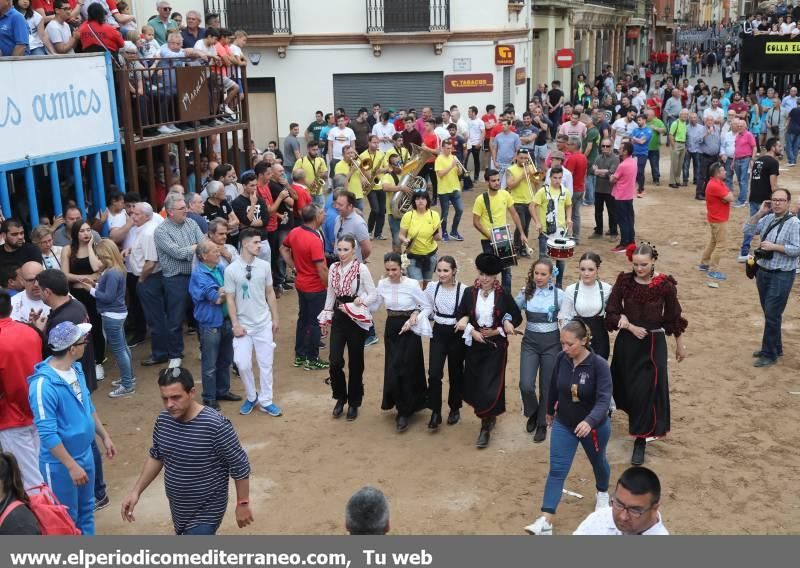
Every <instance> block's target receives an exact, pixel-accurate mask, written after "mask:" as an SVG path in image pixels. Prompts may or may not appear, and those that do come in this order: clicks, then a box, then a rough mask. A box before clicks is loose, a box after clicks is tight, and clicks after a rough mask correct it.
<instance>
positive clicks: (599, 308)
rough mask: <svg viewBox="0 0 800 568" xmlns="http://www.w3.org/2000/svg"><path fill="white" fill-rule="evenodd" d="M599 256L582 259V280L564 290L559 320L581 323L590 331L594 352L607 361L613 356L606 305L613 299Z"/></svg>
mask: <svg viewBox="0 0 800 568" xmlns="http://www.w3.org/2000/svg"><path fill="white" fill-rule="evenodd" d="M601 262H602V261H601V260H600V255H599V254H597V253H594V252H591V251H590V252H585V253H583V256H581V260H580V264H579V270H580V278H579V279H578V281H577V282H576V283H575V284H571V285H569V286H567V289H566V290H564V303H563V305H562V309H561V312H560V313H559V316H558V317H559V319H561V321H562V322H563V323H566V322H568V321H570V320H574V319H579V320H581V321H582V322H583V323H584V324H586V326H587V327H588V328H589V330H590V331H591V332H592V333H591V336H592V338H591V341H590V343H589V345H590V346H591V348H592V351H594V352H595V353H597V354H598V355H600V356H601V357H602V358H603V359H606V360H608V356H609V355H610V354H611V348H610V343H609V340H608V331H607V330H606V304H607V303H608V297H609V296H610V295H611V284H608V283H607V282H603V281H602V280H600V263H601Z"/></svg>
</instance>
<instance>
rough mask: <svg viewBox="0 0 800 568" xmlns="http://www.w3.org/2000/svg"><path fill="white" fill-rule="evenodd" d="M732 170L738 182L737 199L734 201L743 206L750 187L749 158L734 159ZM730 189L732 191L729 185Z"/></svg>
mask: <svg viewBox="0 0 800 568" xmlns="http://www.w3.org/2000/svg"><path fill="white" fill-rule="evenodd" d="M733 169H734V171H735V172H736V178H737V179H738V180H739V197H738V198H737V199H736V203H738V204H739V205H744V204H745V203H746V202H747V190H748V189H749V185H750V157H749V156H748V157H747V158H736V161H735V162H734V164H733ZM731 189H733V184H731Z"/></svg>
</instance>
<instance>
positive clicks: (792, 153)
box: [786, 130, 800, 164]
mask: <svg viewBox="0 0 800 568" xmlns="http://www.w3.org/2000/svg"><path fill="white" fill-rule="evenodd" d="M798 152H800V132H797V133H794V132H789V131H788V130H787V131H786V157H787V158H788V160H789V163H790V164H796V163H797V153H798Z"/></svg>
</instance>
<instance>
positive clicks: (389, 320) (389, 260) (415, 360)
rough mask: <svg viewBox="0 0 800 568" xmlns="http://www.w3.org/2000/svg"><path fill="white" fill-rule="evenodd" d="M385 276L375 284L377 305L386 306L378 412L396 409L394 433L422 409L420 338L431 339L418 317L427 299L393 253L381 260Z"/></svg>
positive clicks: (423, 364) (423, 378)
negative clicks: (381, 383) (381, 393)
mask: <svg viewBox="0 0 800 568" xmlns="http://www.w3.org/2000/svg"><path fill="white" fill-rule="evenodd" d="M383 267H384V270H385V271H386V277H385V278H382V279H381V281H380V282H378V302H379V303H383V304H384V306H385V307H386V316H387V317H386V328H385V331H384V336H383V339H384V342H385V344H386V350H385V358H384V367H383V400H382V402H381V410H391V409H392V408H395V407H396V408H397V419H396V423H397V432H405V431H406V430H407V429H408V419H409V418H410V417H411V415H412V414H414V413H415V412H417V411H418V410H421V409H422V408H424V407H425V395H426V391H427V385H426V382H425V359H424V356H423V354H422V338H421V337H420V336H421V335H427V336H429V337H430V335H431V331H430V324H429V323H428V320H427V319H424V318H421V317H420V314H421V313H422V311H423V310H424V309H425V307H426V306H427V303H428V298H427V296H425V293H424V292H423V291H422V290H421V289H420V287H419V284H418V283H417V281H416V280H413V279H411V278H408V277H406V276H403V268H402V260H401V258H400V255H399V254H397V253H396V252H390V253H388V254H386V255H385V256H384V257H383Z"/></svg>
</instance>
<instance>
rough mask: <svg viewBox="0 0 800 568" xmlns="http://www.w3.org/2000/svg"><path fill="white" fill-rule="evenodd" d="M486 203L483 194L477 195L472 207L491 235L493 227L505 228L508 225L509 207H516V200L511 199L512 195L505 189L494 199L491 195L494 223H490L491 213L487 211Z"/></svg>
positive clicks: (490, 203)
mask: <svg viewBox="0 0 800 568" xmlns="http://www.w3.org/2000/svg"><path fill="white" fill-rule="evenodd" d="M484 201H485V200H484V198H483V194H482V193H481V194H480V195H477V196H476V197H475V203H474V204H473V205H472V213H473V214H474V215H478V216H479V217H480V218H481V225H483V228H484V229H486V232H487V233H490V232H491V230H492V226H494V227H505V226H506V225H507V224H508V222H507V221H506V212H507V211H508V209H509V207H513V206H514V198H513V197H511V194H510V193H508V192H507V191H506V190H505V189H501V190H499V191H498V192H497V195H495V196H494V197H492V196H491V194H490V195H489V207H490V208H491V210H492V221H494V223H490V222H489V213H488V212H487V211H486V205H485V204H484Z"/></svg>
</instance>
